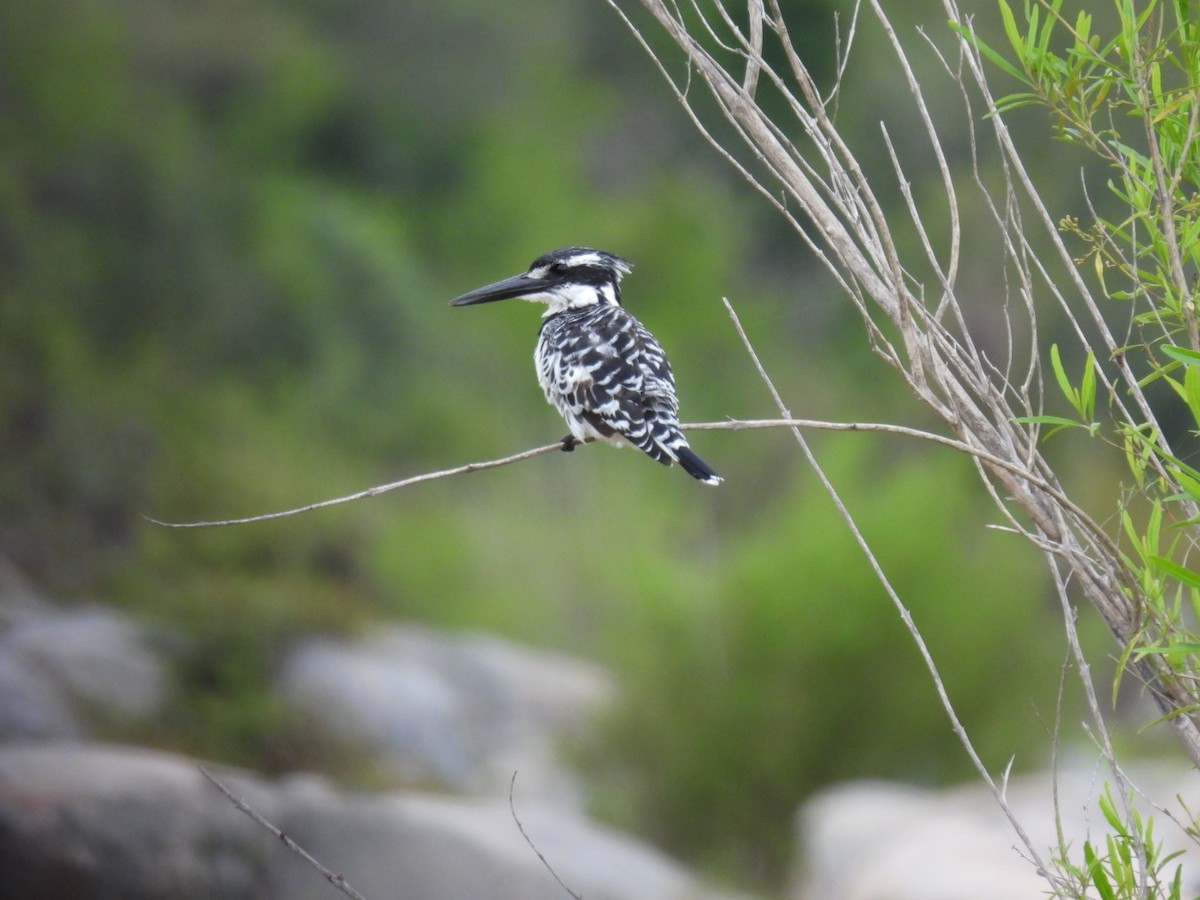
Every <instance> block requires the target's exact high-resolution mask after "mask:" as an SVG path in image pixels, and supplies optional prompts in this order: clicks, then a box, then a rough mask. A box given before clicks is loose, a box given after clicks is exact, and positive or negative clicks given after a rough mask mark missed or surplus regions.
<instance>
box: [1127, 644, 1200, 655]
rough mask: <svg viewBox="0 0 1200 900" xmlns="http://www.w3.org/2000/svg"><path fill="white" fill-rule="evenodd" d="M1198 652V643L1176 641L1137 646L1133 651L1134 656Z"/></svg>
mask: <svg viewBox="0 0 1200 900" xmlns="http://www.w3.org/2000/svg"><path fill="white" fill-rule="evenodd" d="M1177 653H1179V654H1183V653H1200V644H1191V643H1186V642H1182V643H1176V644H1164V645H1162V646H1159V647H1138V648H1137V649H1136V650H1134V651H1133V655H1134V656H1151V655H1155V656H1171V655H1173V654H1177Z"/></svg>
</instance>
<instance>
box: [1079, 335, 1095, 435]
mask: <svg viewBox="0 0 1200 900" xmlns="http://www.w3.org/2000/svg"><path fill="white" fill-rule="evenodd" d="M1079 400H1080V407H1081V409H1080V410H1079V411H1080V413H1081V414H1082V415H1083V418H1084V420H1086V421H1088V422H1090V421H1091V420H1092V419H1093V418H1094V416H1095V412H1096V355H1095V354H1094V353H1093V352H1092V351H1091V350H1089V351H1088V355H1087V362H1086V363H1085V364H1084V369H1083V379H1082V381H1081V382H1080V384H1079Z"/></svg>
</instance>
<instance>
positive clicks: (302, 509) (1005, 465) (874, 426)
mask: <svg viewBox="0 0 1200 900" xmlns="http://www.w3.org/2000/svg"><path fill="white" fill-rule="evenodd" d="M680 427H681V428H683V429H684V430H685V431H754V430H760V429H767V428H807V429H812V430H819V431H866V432H881V433H884V434H898V435H903V436H905V437H911V438H917V439H919V440H923V441H928V442H929V443H932V444H939V445H941V446H943V447H949V448H951V449H952V450H957V451H958V452H960V453H965V454H967V455H968V456H973V457H975V458H977V459H979V460H981V461H982V462H986V463H988V464H989V465H993V466H999V467H1000V468H1002V469H1007V470H1009V471H1011V472H1012V473H1013V474H1014V475H1018V476H1020V477H1022V478H1024V479H1026V480H1029V481H1030V482H1031V483H1032V484H1034V485H1035V486H1036V487H1038V488H1040V489H1042V490H1044V491H1047V492H1050V493H1053V494H1056V495H1057V496H1058V499H1059V501H1060V502H1062V503H1070V500H1069V499H1068V498H1066V497H1065V496H1063V495H1062V494H1061V493H1060V492H1059V490H1058V488H1056V487H1055V486H1054V485H1052V484H1050V483H1049V482H1047V481H1045V480H1044V479H1041V478H1039V477H1038V476H1037V475H1035V474H1034V473H1032V472H1030V471H1029V469H1028V468H1027V467H1024V466H1018V465H1014V464H1013V463H1012V462H1010V461H1008V460H1006V459H1003V458H1001V457H998V456H993V455H992V454H990V453H988V452H987V451H985V450H981V449H979V448H977V447H972V446H971V445H970V444H967V443H965V442H963V441H959V440H955V439H954V438H949V437H946V436H944V435H940V434H935V433H934V432H931V431H922V430H921V429H919V428H909V427H907V426H904V425H892V424H890V423H886V422H826V421H822V420H820V419H796V418H791V417H789V418H784V419H726V420H724V421H721V422H691V423H687V424H684V425H681V426H680ZM562 448H563V444H562V442H561V441H556V442H555V443H553V444H546V445H544V446H541V447H534V448H533V449H531V450H525V451H522V452H521V453H514V454H512V455H511V456H504V457H501V458H499V459H491V460H486V461H484V462H475V463H467V464H466V465H463V466H455V467H453V468H450V469H440V470H438V471H436V472H425V473H423V474H421V475H413V476H410V477H409V478H402V479H401V480H399V481H393V482H390V483H388V484H380V485H376V486H374V487H370V488H367V489H366V490H362V491H358V492H356V493H353V494H346V495H345V496H342V497H332V498H330V499H328V500H320V501H318V502H316V503H309V504H308V505H306V506H297V507H295V508H293V509H284V510H279V511H276V512H269V513H261V514H259V515H254V516H245V517H243V518H238V519H213V520H208V521H202V522H167V521H164V520H162V519H156V518H153V517H151V516H144V517H143V518H145V519H146V521H147V522H150V523H152V524H154V525H161V526H162V527H164V528H217V527H220V526H224V525H248V524H250V523H252V522H267V521H270V520H272V519H282V518H286V517H287V516H296V515H299V514H301V513H306V512H312V511H313V510H317V509H324V508H326V507H329V506H337V505H339V504H342V503H351V502H353V501H355V500H365V499H367V498H369V497H378V496H379V495H380V494H386V493H388V492H389V491H395V490H399V489H400V488H406V487H412V486H413V485H416V484H423V483H425V482H427V481H436V480H438V479H440V478H450V477H452V476H455V475H466V474H467V473H469V472H481V471H484V470H486V469H496V468H499V467H500V466H507V465H511V464H513V463H518V462H523V461H524V460H527V459H533V458H534V457H535V456H542V455H544V454H546V453H553V452H554V451H556V450H560V451H561V450H562ZM1076 511H1077V512H1078V513H1079V514H1080V515H1082V514H1083V512H1082V510H1076Z"/></svg>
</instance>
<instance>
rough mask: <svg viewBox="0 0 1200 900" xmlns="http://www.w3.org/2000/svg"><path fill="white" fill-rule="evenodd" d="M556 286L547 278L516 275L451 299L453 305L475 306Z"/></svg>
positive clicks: (537, 292)
mask: <svg viewBox="0 0 1200 900" xmlns="http://www.w3.org/2000/svg"><path fill="white" fill-rule="evenodd" d="M553 286H554V282H552V281H550V280H549V279H545V278H530V277H529V276H528V275H514V276H513V277H512V278H505V279H504V280H503V281H497V282H495V283H493V284H489V285H486V286H484V287H481V288H476V289H475V290H473V291H468V292H467V293H465V294H463V295H462V296H461V297H455V298H454V299H453V300H451V301H450V305H451V306H474V305H475V304H476V303H492V302H494V301H496V300H512V299H514V298H516V297H528V296H529V295H530V294H540V293H541V292H542V291H545V290H547V289H548V288H551V287H553Z"/></svg>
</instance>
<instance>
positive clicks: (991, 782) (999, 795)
mask: <svg viewBox="0 0 1200 900" xmlns="http://www.w3.org/2000/svg"><path fill="white" fill-rule="evenodd" d="M722 300H723V302H724V303H725V310H726V311H727V312H728V313H729V318H730V319H731V320H732V321H733V327H734V328H735V329H736V330H737V333H738V337H739V338H741V341H742V346H743V347H745V348H746V352H747V353H748V354H749V355H750V361H751V362H752V363H753V364H754V369H755V371H757V372H758V376H759V378H761V379H762V381H763V383H764V384H765V385H766V386H767V391H768V392H769V393H770V395H771V399H772V400H773V401H774V403H775V406H776V408H778V410H779V414H780V415H781V416H783V417H784V418H790V417H791V412H790V411H789V410H788V408H787V405H786V404H785V403H784V402H783V397H782V396H780V394H779V391H778V390H777V389H776V387H775V383H774V382H773V381H772V380H771V376H770V375H768V374H767V370H766V368H764V366H763V364H762V361H761V360H760V359H759V356H758V352H757V351H756V350H755V349H754V345H753V344H752V343H751V341H750V338H749V336H748V335H747V334H746V331H745V329H744V328H743V327H742V322H741V320H740V319H739V318H738V314H737V312H736V310H734V308H733V304H732V303H730V302H729V300H728V299H727V298H722ZM792 434H793V435H795V438H796V442H797V443H798V444H799V445H800V449H801V451H802V452H803V453H804V457H805V459H806V460H807V461H808V465H809V468H811V469H812V470H813V472H814V473H815V474H816V476H817V478H818V479H820V481H821V485H822V487H824V488H825V492H826V493H827V494H828V495H829V498H830V499H831V500H832V501H833V505H834V507H835V508H836V509H837V512H838V515H839V516H840V517H841V519H842V521H843V522H845V523H846V527H847V528H848V529H849V530H850V535H851V537H853V538H854V541H855V543H856V544H858V546H859V548H860V549H861V550H862V552H863V555H864V556H866V558H867V564H868V565H869V566H870V567H871V571H872V572H873V573H874V575H875V579H876V581H878V582H879V584H880V586H881V587H882V588H883V589H884V591H885V592H886V593H887V595H888V598H889V599H890V600H891V602H892V605H893V606H894V607H895V608H896V612H897V613H898V614H899V615H900V619H901V621H902V622H904V626H905V628H907V629H908V633H909V635H910V636H911V637H912V639H913V643H915V644H916V646H917V651H918V652H919V653H920V654H921V659H922V660H923V661H924V663H925V668H926V669H927V670H928V671H929V674H930V677H931V678H932V679H933V685H934V688H935V689H936V690H937V695H938V699H939V700H940V701H941V704H942V709H943V711H944V712H945V713H946V717H947V718H948V719H949V720H950V727H951V729H952V730H953V731H954V734H955V736H956V737H957V738H958V740H959V743H960V744H962V746H963V749H964V750H965V751H966V753H967V756H968V757H969V758H970V760H971V764H972V765H973V766H974V767H975V771H976V772H978V773H979V777H980V778H982V779H983V781H984V783H985V784H986V785H987V786H988V788H989V789H990V790H991V792H992V796H993V797H995V799H996V803H997V804H998V805H999V806H1000V808H1001V810H1003V812H1004V815H1005V816H1006V817H1007V819H1008V822H1009V824H1010V825H1012V827H1013V830H1014V831H1015V832H1016V833H1017V836H1018V837H1019V838H1020V840H1021V843H1022V844H1023V845H1024V846H1023V848H1022V849H1023V852H1024V853H1025V854H1027V855H1028V857H1029V859H1030V860H1031V861H1032V862H1033V864H1034V865H1035V866H1036V867H1037V869H1038V874H1039V875H1041V876H1042V877H1044V878H1046V879H1047V880H1048V881H1049V882H1050V883H1051V884H1054V880H1055V876H1054V874H1053V871H1052V870H1051V869H1050V868H1049V867H1048V866H1047V865H1046V864H1045V862H1044V861H1043V860H1042V858H1041V856H1040V854H1039V853H1038V851H1037V847H1036V846H1035V845H1034V843H1033V841H1032V839H1031V838H1030V837H1029V835H1028V834H1027V833H1026V831H1025V828H1024V826H1022V825H1021V822H1020V820H1019V819H1018V818H1017V815H1016V813H1015V812H1013V809H1012V807H1011V806H1009V804H1008V798H1007V797H1006V796H1005V784H997V783H996V781H995V779H993V778H992V775H991V773H990V772H989V771H988V769H987V766H985V765H984V763H983V760H982V759H980V757H979V754H978V753H977V752H976V751H975V745H974V743H973V742H972V741H971V736H970V735H969V734H967V729H966V728H965V727H964V726H963V724H962V721H961V720H960V719H959V718H958V713H957V712H956V711H955V709H954V704H953V702H952V701H951V700H950V694H949V693H948V692H947V691H946V684H945V682H944V681H943V680H942V675H941V672H940V671H939V669H938V666H937V663H936V662H935V661H934V658H933V654H932V653H931V652H930V650H929V647H928V646H927V645H926V643H925V637H924V636H923V635H922V634H921V630H920V629H919V628H918V627H917V623H916V622H915V621H914V620H913V617H912V613H911V612H909V609H908V607H907V606H905V605H904V601H903V600H901V599H900V595H899V594H898V593H897V592H896V589H895V587H894V586H893V585H892V582H891V579H890V578H888V576H887V573H886V572H884V570H883V566H882V564H881V563H880V562H879V560H878V558H877V557H876V556H875V552H874V551H873V550H872V549H871V545H870V544H869V543H868V541H867V539H866V537H865V536H864V535H863V533H862V532H861V531H860V530H859V528H858V523H857V522H855V520H854V516H853V515H851V513H850V510H848V509H847V508H846V505H845V504H844V503H843V502H842V498H841V495H840V494H839V493H838V491H837V488H836V487H834V485H833V482H832V481H830V480H829V478H828V476H827V475H826V474H825V470H824V469H823V468H822V467H821V464H820V463H819V462H818V461H817V457H816V455H815V454H814V453H813V451H812V448H811V447H809V445H808V442H807V441H806V440H804V435H803V434H802V433H801V432H800V429H799V428H793V429H792ZM1006 781H1007V776H1005V783H1006Z"/></svg>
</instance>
